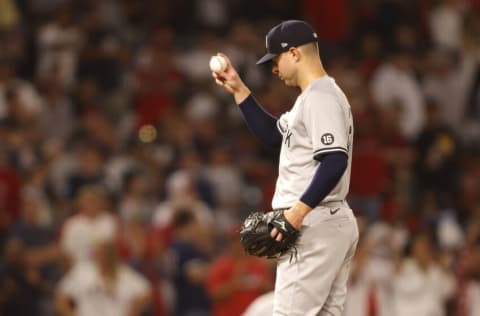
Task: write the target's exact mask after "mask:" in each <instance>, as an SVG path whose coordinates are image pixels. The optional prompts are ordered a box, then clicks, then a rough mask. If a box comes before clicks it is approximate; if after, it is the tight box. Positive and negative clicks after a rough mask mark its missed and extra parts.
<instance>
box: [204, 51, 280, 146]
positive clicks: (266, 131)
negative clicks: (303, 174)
mask: <svg viewBox="0 0 480 316" xmlns="http://www.w3.org/2000/svg"><path fill="white" fill-rule="evenodd" d="M218 55H219V56H222V57H223V58H225V60H226V62H227V67H226V68H225V70H224V71H220V72H212V76H213V78H215V82H216V83H217V84H218V85H220V86H222V87H223V88H224V89H225V90H226V91H227V92H229V93H230V94H232V95H233V97H234V99H235V102H236V103H237V105H238V106H239V107H240V110H241V111H242V114H243V116H244V118H245V121H246V122H247V125H248V127H249V128H250V130H251V131H252V132H253V134H254V135H255V136H256V137H257V138H258V139H259V140H260V141H262V142H264V143H266V144H267V145H270V146H279V145H280V144H281V143H282V135H281V134H280V132H279V131H278V129H277V118H276V117H274V116H272V115H271V114H270V113H268V112H267V111H265V109H263V108H262V107H261V105H260V104H259V103H258V102H257V100H256V99H255V98H254V97H253V96H252V94H251V92H250V90H249V89H248V87H247V86H246V85H245V84H244V83H243V81H242V80H241V79H240V76H239V75H238V73H237V71H236V70H235V69H234V68H233V66H232V64H231V62H230V59H229V58H228V57H227V56H225V55H224V54H220V53H219V54H218Z"/></svg>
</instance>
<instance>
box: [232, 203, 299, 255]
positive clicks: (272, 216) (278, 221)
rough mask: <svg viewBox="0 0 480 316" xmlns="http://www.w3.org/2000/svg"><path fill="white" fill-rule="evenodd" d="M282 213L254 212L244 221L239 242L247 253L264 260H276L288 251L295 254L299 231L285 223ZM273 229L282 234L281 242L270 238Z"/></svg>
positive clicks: (280, 211)
mask: <svg viewBox="0 0 480 316" xmlns="http://www.w3.org/2000/svg"><path fill="white" fill-rule="evenodd" d="M283 212H284V211H283V210H278V211H272V212H268V213H263V212H254V213H252V214H250V215H249V216H248V217H247V218H246V219H245V221H244V222H243V225H242V227H241V229H240V241H241V243H242V245H243V247H244V249H245V251H246V252H247V253H249V254H250V255H253V256H257V257H266V258H278V257H280V256H282V255H283V254H285V253H287V252H289V251H290V250H292V254H294V253H295V254H296V250H297V248H296V246H297V240H298V238H299V237H300V231H299V230H297V229H296V228H295V227H293V226H292V225H291V224H290V223H289V222H288V221H287V219H286V218H285V216H284V214H283ZM274 227H276V228H277V229H278V231H280V232H281V233H282V236H283V238H282V240H281V241H277V240H275V239H274V238H272V237H271V236H270V232H271V230H272V229H273V228H274Z"/></svg>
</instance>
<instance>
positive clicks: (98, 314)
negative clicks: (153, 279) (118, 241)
mask: <svg viewBox="0 0 480 316" xmlns="http://www.w3.org/2000/svg"><path fill="white" fill-rule="evenodd" d="M150 299H151V289H150V286H149V284H148V281H147V279H146V278H144V277H143V276H142V275H140V274H139V273H138V272H136V271H134V270H133V269H132V268H130V267H128V266H127V265H125V264H123V263H121V262H119V258H118V254H117V251H116V248H115V245H114V244H113V243H111V242H104V241H101V242H99V243H98V244H97V245H96V247H95V259H94V261H93V262H91V261H85V262H81V263H79V264H77V265H76V266H75V267H74V268H73V269H72V270H70V271H69V272H68V273H67V274H66V275H65V276H64V277H63V279H62V280H61V281H60V283H59V285H58V288H57V293H56V306H57V310H58V312H59V315H61V316H70V315H76V316H140V315H142V313H143V312H144V311H145V310H146V309H147V307H148V306H149V303H150ZM71 302H73V303H74V304H73V305H72V304H71Z"/></svg>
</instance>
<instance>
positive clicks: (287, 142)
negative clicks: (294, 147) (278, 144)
mask: <svg viewBox="0 0 480 316" xmlns="http://www.w3.org/2000/svg"><path fill="white" fill-rule="evenodd" d="M291 136H292V131H287V135H285V145H287V147H288V148H290V137H291Z"/></svg>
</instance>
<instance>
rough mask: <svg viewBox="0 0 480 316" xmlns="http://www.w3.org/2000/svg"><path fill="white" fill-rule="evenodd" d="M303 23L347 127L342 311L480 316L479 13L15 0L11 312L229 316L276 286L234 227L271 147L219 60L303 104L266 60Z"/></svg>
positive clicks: (4, 294)
mask: <svg viewBox="0 0 480 316" xmlns="http://www.w3.org/2000/svg"><path fill="white" fill-rule="evenodd" d="M290 18H302V19H306V20H307V21H309V22H310V23H311V24H312V25H313V26H314V28H315V29H316V30H317V33H318V36H319V39H320V51H321V55H322V60H323V63H324V65H325V67H326V69H327V72H328V73H329V75H330V76H332V77H334V78H335V80H336V81H337V82H338V83H339V84H340V86H341V87H342V88H343V89H344V91H345V93H346V95H347V96H348V98H349V100H350V103H351V106H352V110H353V113H354V119H355V141H354V150H353V162H352V182H351V189H350V195H349V203H350V205H351V207H352V209H353V210H354V212H355V214H356V215H357V217H358V221H359V225H360V227H361V238H360V243H359V246H358V251H357V254H356V257H355V259H354V263H353V266H352V275H351V280H350V284H349V295H348V299H347V305H346V310H345V316H350V315H357V316H384V315H385V316H387V315H388V316H391V315H393V316H408V315H419V316H422V315H425V316H431V315H435V316H437V315H439V316H442V315H455V316H474V315H477V316H478V315H480V150H479V148H480V120H479V119H480V2H479V1H478V0H438V1H436V0H421V1H415V0H358V1H353V0H324V1H316V0H301V1H294V0H292V1H278V0H256V1H247V0H243V1H241V0H175V1H172V0H136V1H130V0H102V1H96V0H17V1H14V0H0V258H1V259H0V315H5V316H10V315H15V316H22V315H39V316H50V315H78V316H83V315H89V316H96V315H102V316H103V315H107V316H109V315H115V316H118V315H131V316H133V315H137V316H140V315H144V316H147V315H152V316H153V315H155V316H164V315H165V316H166V315H172V316H188V315H190V316H202V315H214V316H224V315H225V316H227V315H228V316H235V315H242V313H243V312H244V311H245V310H246V308H247V306H249V305H250V303H252V302H253V301H254V300H255V299H256V298H258V297H260V296H261V295H262V294H265V293H266V295H268V293H270V291H271V290H272V289H273V284H274V277H275V276H274V264H275V263H274V262H269V261H266V260H259V259H256V258H253V257H247V256H246V255H245V254H244V253H243V250H242V249H241V246H240V245H239V242H238V229H239V225H240V223H241V221H242V220H243V218H245V216H246V215H247V214H248V213H249V212H250V211H252V210H259V209H262V210H268V209H270V208H271V206H270V200H271V197H272V194H273V190H274V185H275V180H276V174H277V155H278V152H277V149H272V148H268V147H264V146H262V145H261V144H259V143H257V141H256V140H255V139H254V138H253V137H252V135H251V134H250V132H249V131H248V129H247V128H246V126H245V124H244V122H243V119H242V117H241V114H240V113H239V111H238V110H237V109H236V108H235V105H234V103H233V100H232V98H231V97H230V96H229V95H227V94H225V93H224V92H222V89H219V88H218V87H217V86H216V85H215V83H214V81H213V79H212V78H211V73H210V70H209V69H208V60H209V58H210V56H212V55H214V54H216V53H217V52H223V53H225V54H227V55H228V56H229V57H230V59H231V60H232V63H233V64H234V65H235V67H236V68H237V69H238V70H239V72H240V74H241V76H242V78H243V79H244V81H245V82H246V83H247V84H248V85H249V86H250V87H251V89H252V90H253V91H254V93H255V94H256V96H257V98H258V99H259V100H260V101H261V103H262V105H263V106H264V107H265V108H266V109H268V110H269V111H270V112H272V113H273V114H276V115H278V114H280V113H282V112H284V111H286V110H288V109H289V107H290V106H291V105H292V104H293V102H294V100H295V97H296V95H297V93H298V91H295V90H293V89H290V88H286V87H285V86H284V85H283V83H282V82H280V81H279V80H278V79H276V78H274V77H273V76H272V75H271V74H270V69H268V67H257V66H256V65H255V61H256V59H257V58H258V57H259V56H261V55H262V54H263V52H264V50H265V48H264V45H265V43H264V36H265V33H266V31H268V29H270V27H271V26H272V25H274V24H277V23H278V22H279V21H281V20H282V19H290ZM262 297H263V296H262ZM267 304H268V303H267ZM249 315H253V314H249Z"/></svg>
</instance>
